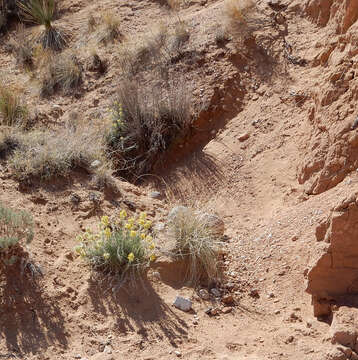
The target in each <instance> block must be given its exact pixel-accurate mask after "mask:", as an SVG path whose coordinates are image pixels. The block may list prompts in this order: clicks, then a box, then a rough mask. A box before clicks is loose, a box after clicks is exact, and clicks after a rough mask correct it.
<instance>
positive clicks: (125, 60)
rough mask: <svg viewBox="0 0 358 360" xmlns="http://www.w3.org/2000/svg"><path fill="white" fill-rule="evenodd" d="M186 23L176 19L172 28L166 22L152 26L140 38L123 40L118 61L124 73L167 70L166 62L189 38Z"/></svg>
mask: <svg viewBox="0 0 358 360" xmlns="http://www.w3.org/2000/svg"><path fill="white" fill-rule="evenodd" d="M189 36H190V34H189V31H188V27H187V25H186V24H185V23H184V22H182V21H177V22H176V23H175V24H174V25H173V27H172V29H170V27H169V26H168V24H164V23H160V24H157V25H156V26H153V27H152V28H151V29H150V30H149V31H148V32H147V33H145V34H144V35H143V36H141V37H140V38H135V39H131V40H129V41H126V42H123V43H122V45H121V47H120V50H119V63H120V66H121V68H122V71H123V72H124V73H125V74H131V75H133V74H136V73H138V72H140V71H142V70H148V69H150V68H152V69H153V68H162V69H163V70H167V68H168V62H170V61H171V59H172V58H173V57H175V56H176V55H177V54H178V52H179V51H180V49H181V47H182V46H183V45H184V43H185V42H186V41H187V40H188V39H189Z"/></svg>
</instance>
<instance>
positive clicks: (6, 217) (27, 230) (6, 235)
mask: <svg viewBox="0 0 358 360" xmlns="http://www.w3.org/2000/svg"><path fill="white" fill-rule="evenodd" d="M33 237H34V222H33V219H32V216H31V215H30V214H29V213H27V212H26V211H21V210H13V209H9V208H7V207H5V206H4V205H3V204H2V203H1V202H0V259H1V260H2V262H5V264H6V263H13V262H14V261H16V257H15V256H10V254H9V252H10V250H11V249H13V248H14V247H16V246H17V245H19V243H20V241H25V242H26V243H27V244H28V243H30V242H31V241H32V239H33Z"/></svg>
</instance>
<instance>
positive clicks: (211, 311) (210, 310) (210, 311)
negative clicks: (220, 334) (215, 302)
mask: <svg viewBox="0 0 358 360" xmlns="http://www.w3.org/2000/svg"><path fill="white" fill-rule="evenodd" d="M205 314H207V315H209V316H215V315H218V314H219V309H218V308H212V307H211V308H208V309H206V310H205Z"/></svg>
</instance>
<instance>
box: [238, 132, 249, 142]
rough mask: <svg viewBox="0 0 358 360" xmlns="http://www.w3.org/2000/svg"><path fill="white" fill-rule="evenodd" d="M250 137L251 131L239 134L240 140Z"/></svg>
mask: <svg viewBox="0 0 358 360" xmlns="http://www.w3.org/2000/svg"><path fill="white" fill-rule="evenodd" d="M249 137H250V134H249V133H242V134H241V135H239V141H245V140H247V139H248V138H249Z"/></svg>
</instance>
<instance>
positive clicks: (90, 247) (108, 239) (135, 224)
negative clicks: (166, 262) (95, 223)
mask: <svg viewBox="0 0 358 360" xmlns="http://www.w3.org/2000/svg"><path fill="white" fill-rule="evenodd" d="M151 226H152V222H151V221H149V220H147V214H146V213H145V212H142V213H141V214H140V215H139V217H138V218H137V219H135V218H134V217H130V218H128V214H127V212H126V211H125V210H122V211H121V212H120V213H119V220H118V221H116V220H115V219H114V220H113V219H112V220H111V219H110V218H109V217H108V216H106V215H105V216H102V217H101V221H100V231H99V232H98V233H93V232H92V231H91V230H86V232H85V233H84V234H83V235H81V236H78V238H77V240H78V242H79V245H78V246H76V247H75V251H76V253H77V254H79V255H80V256H81V257H87V258H89V259H95V260H94V261H96V263H97V262H98V261H100V263H107V262H109V261H110V260H111V256H112V255H111V254H110V253H109V252H108V249H110V248H111V247H112V246H113V244H115V241H118V234H120V237H119V238H120V239H121V238H122V237H123V241H129V242H131V241H133V242H134V243H133V245H134V246H138V245H137V244H138V243H141V244H142V245H140V246H143V247H144V248H145V249H147V250H148V255H147V259H148V260H150V261H155V259H156V255H155V254H154V250H155V243H154V240H153V238H152V236H151V235H150V234H149V229H150V228H151ZM116 239H117V240H116ZM109 246H110V247H109ZM133 249H134V248H133ZM115 256H120V255H119V254H118V255H115ZM122 256H123V255H122ZM124 256H127V261H128V263H129V264H131V263H133V262H134V261H135V258H136V256H135V253H134V252H130V253H129V254H128V255H124ZM101 259H102V260H101Z"/></svg>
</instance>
